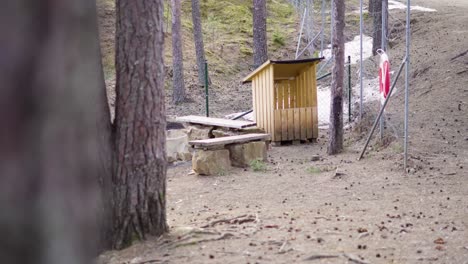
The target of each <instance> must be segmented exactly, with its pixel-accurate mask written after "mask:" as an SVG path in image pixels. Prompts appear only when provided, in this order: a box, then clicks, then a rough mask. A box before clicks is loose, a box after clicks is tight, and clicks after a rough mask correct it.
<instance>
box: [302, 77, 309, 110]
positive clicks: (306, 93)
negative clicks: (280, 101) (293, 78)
mask: <svg viewBox="0 0 468 264" xmlns="http://www.w3.org/2000/svg"><path fill="white" fill-rule="evenodd" d="M302 75H303V76H302V78H303V79H304V82H303V84H304V86H303V87H302V89H304V103H303V104H302V107H307V106H308V105H307V103H308V102H307V95H308V89H309V88H310V79H309V78H308V77H307V71H306V70H304V71H303V72H302Z"/></svg>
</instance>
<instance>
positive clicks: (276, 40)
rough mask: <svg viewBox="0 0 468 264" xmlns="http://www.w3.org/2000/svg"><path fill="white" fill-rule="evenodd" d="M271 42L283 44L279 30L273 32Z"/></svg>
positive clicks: (282, 37) (282, 36) (278, 44)
mask: <svg viewBox="0 0 468 264" xmlns="http://www.w3.org/2000/svg"><path fill="white" fill-rule="evenodd" d="M273 44H275V45H277V46H284V35H283V34H282V33H281V32H278V31H276V32H273Z"/></svg>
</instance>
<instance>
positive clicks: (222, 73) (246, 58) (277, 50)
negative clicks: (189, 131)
mask: <svg viewBox="0 0 468 264" xmlns="http://www.w3.org/2000/svg"><path fill="white" fill-rule="evenodd" d="M167 2H168V1H165V11H164V30H165V60H164V61H165V69H166V102H167V103H166V106H167V114H168V115H175V114H178V115H182V114H189V113H191V114H193V113H198V114H204V112H205V108H204V89H203V87H199V86H198V85H197V83H196V74H197V71H196V62H195V47H194V44H193V32H192V20H191V17H192V16H191V6H190V1H182V13H183V15H182V32H183V53H184V79H185V86H186V90H187V94H188V98H187V102H186V103H183V104H181V105H178V106H174V105H173V104H172V103H171V96H172V84H171V82H172V80H171V76H170V74H171V69H172V55H171V54H172V47H171V45H172V44H171V15H170V13H171V12H170V7H169V6H168V5H167ZM97 3H98V15H99V26H100V36H101V47H102V51H103V55H102V57H103V64H104V71H105V74H106V82H107V86H108V94H109V97H110V101H111V105H113V100H114V99H115V93H114V85H115V69H114V33H115V28H114V27H115V26H114V25H115V4H114V1H113V0H98V1H97ZM200 4H201V7H200V8H201V13H202V27H203V34H204V42H205V50H206V56H207V60H208V64H209V65H208V68H209V74H210V78H211V80H212V85H211V86H210V102H211V107H210V112H211V114H212V115H215V116H219V115H223V114H228V113H232V112H236V111H244V110H248V109H250V107H251V101H250V87H248V86H242V85H241V83H240V80H241V79H242V77H244V76H245V75H246V74H247V73H248V72H249V71H250V70H251V69H252V66H251V65H252V63H253V59H252V34H253V33H252V10H251V1H249V0H234V1H228V0H220V1H218V0H206V1H200ZM267 9H268V20H267V24H268V27H267V36H268V52H269V57H270V58H271V59H279V58H283V59H284V58H292V56H293V54H294V52H295V49H294V48H295V40H294V39H295V38H297V36H296V35H297V33H296V32H297V20H298V18H297V15H296V14H295V12H294V9H293V7H292V6H291V5H289V4H288V2H287V1H286V0H270V1H268V4H267ZM233 97H234V98H237V100H232V98H233Z"/></svg>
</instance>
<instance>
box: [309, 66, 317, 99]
mask: <svg viewBox="0 0 468 264" xmlns="http://www.w3.org/2000/svg"><path fill="white" fill-rule="evenodd" d="M309 71H310V73H309V74H310V78H311V84H310V85H311V88H310V92H311V102H310V106H317V81H316V80H315V79H316V78H315V65H313V66H310V70H309Z"/></svg>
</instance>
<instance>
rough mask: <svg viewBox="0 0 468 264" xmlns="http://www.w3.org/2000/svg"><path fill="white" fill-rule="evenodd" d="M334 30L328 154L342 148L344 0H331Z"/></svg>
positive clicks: (332, 153)
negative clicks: (333, 62)
mask: <svg viewBox="0 0 468 264" xmlns="http://www.w3.org/2000/svg"><path fill="white" fill-rule="evenodd" d="M333 2H334V3H333V5H332V8H334V9H335V10H334V14H335V19H334V23H335V24H334V31H333V50H332V52H333V58H335V64H334V66H333V70H332V86H331V111H330V128H329V143H328V154H330V155H334V154H337V153H340V152H341V151H342V150H343V84H344V60H345V57H344V51H345V50H344V26H345V23H344V17H345V3H344V0H333Z"/></svg>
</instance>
